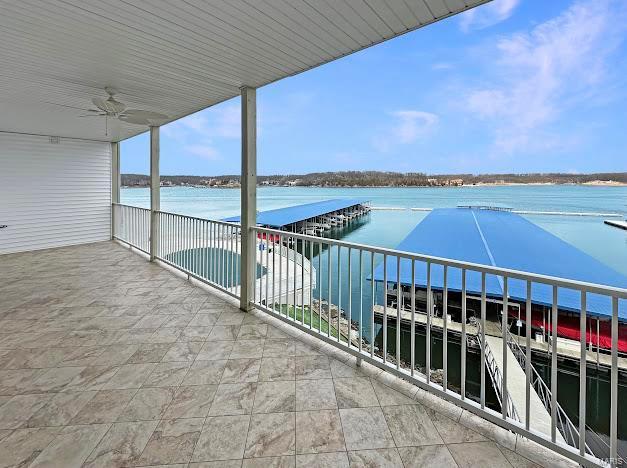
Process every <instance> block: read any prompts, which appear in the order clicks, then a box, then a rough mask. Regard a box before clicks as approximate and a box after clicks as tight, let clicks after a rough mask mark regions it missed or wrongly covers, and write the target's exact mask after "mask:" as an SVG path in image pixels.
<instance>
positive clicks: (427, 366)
mask: <svg viewBox="0 0 627 468" xmlns="http://www.w3.org/2000/svg"><path fill="white" fill-rule="evenodd" d="M425 374H426V376H427V383H431V262H427V327H426V335H425Z"/></svg>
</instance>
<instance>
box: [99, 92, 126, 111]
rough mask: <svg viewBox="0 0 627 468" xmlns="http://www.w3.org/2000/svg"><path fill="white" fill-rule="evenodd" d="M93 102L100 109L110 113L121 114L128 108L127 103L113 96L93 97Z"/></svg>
mask: <svg viewBox="0 0 627 468" xmlns="http://www.w3.org/2000/svg"><path fill="white" fill-rule="evenodd" d="M91 102H93V103H94V105H95V106H96V107H97V108H98V109H100V110H101V111H103V112H107V113H108V114H120V113H122V112H124V109H126V105H125V104H123V103H121V102H120V101H116V100H115V99H113V97H112V96H109V98H108V99H102V98H93V99H92V100H91Z"/></svg>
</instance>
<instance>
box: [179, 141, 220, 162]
mask: <svg viewBox="0 0 627 468" xmlns="http://www.w3.org/2000/svg"><path fill="white" fill-rule="evenodd" d="M183 151H185V152H187V153H189V154H193V155H194V156H198V157H200V158H202V159H206V160H208V161H216V160H219V159H221V158H220V154H219V153H218V151H217V150H216V149H215V148H214V147H212V146H211V145H210V143H206V144H198V145H187V146H184V147H183Z"/></svg>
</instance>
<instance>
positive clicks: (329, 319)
mask: <svg viewBox="0 0 627 468" xmlns="http://www.w3.org/2000/svg"><path fill="white" fill-rule="evenodd" d="M327 249H328V252H327V260H328V262H327V263H328V265H327V282H328V284H327V336H331V326H332V322H331V244H329V245H328V246H327Z"/></svg>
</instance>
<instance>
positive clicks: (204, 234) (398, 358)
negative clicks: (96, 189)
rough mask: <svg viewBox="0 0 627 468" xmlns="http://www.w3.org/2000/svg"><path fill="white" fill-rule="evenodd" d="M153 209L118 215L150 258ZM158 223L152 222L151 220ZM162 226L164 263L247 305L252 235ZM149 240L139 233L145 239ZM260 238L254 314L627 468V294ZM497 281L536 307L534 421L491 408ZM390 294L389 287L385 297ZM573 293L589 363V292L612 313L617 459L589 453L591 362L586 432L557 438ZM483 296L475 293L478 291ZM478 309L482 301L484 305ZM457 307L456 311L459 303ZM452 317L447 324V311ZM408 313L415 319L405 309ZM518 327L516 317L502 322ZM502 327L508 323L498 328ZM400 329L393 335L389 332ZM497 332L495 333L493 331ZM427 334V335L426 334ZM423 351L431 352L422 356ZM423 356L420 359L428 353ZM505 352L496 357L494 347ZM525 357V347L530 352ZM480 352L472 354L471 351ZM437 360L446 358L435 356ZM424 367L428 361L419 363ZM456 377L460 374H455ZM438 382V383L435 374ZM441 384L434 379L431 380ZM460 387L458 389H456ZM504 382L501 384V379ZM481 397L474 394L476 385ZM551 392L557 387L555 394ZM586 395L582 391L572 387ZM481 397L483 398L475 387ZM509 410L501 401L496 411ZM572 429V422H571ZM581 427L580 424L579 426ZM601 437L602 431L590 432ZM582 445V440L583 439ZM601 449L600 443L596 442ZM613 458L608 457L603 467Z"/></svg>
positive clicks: (595, 460) (396, 254)
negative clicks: (422, 300)
mask: <svg viewBox="0 0 627 468" xmlns="http://www.w3.org/2000/svg"><path fill="white" fill-rule="evenodd" d="M146 212H148V214H149V210H143V209H136V208H130V207H125V206H123V205H115V206H114V237H115V238H116V239H119V240H122V241H124V242H127V243H128V244H130V245H133V246H135V247H137V248H139V249H141V250H143V251H145V252H148V251H150V248H149V242H150V240H149V239H148V240H146V239H147V237H148V236H147V233H148V232H149V229H148V225H149V216H148V214H147V213H146ZM147 220H148V221H147ZM155 220H156V222H157V223H158V230H157V233H158V238H157V239H155V242H156V243H157V246H156V257H157V258H158V259H159V260H161V261H163V262H165V263H167V264H169V265H171V266H173V267H175V268H177V269H179V270H181V271H183V272H185V273H186V274H188V275H189V276H190V277H194V278H197V279H199V280H202V281H204V282H207V283H208V284H211V285H213V286H215V287H217V288H219V289H221V290H223V291H225V292H227V293H228V294H231V295H233V296H235V297H239V293H240V288H239V278H240V273H241V272H240V260H239V255H240V253H241V239H240V238H241V228H240V226H239V225H237V224H232V223H225V222H221V221H211V220H207V219H202V218H195V217H190V216H183V215H177V214H172V213H166V212H161V211H158V212H156V216H155ZM137 232H139V233H140V234H139V235H137V234H136V233H137ZM250 235H252V236H254V237H255V238H256V239H257V247H258V250H257V254H256V256H257V271H256V275H255V287H253V288H252V294H253V297H252V298H251V301H252V302H253V303H254V304H255V306H256V307H257V308H259V309H261V310H264V311H266V312H268V313H269V314H271V315H273V316H275V317H277V318H279V319H281V320H283V321H285V322H287V323H290V324H291V325H293V326H295V327H296V328H299V329H300V330H302V331H305V332H307V333H309V334H312V335H314V336H316V337H318V338H320V339H321V340H323V341H325V342H327V343H331V344H333V345H334V346H337V347H338V348H341V349H343V350H345V351H347V352H349V353H351V354H353V355H355V356H356V357H357V358H358V362H359V361H360V360H366V361H368V362H370V363H371V364H373V365H376V366H378V367H380V368H382V369H384V370H386V371H388V372H390V373H392V374H395V375H397V376H400V377H402V378H404V379H406V380H409V381H410V382H412V383H414V384H416V385H418V386H420V387H421V388H423V389H426V390H428V391H430V392H431V393H434V394H436V395H438V396H440V397H442V398H444V399H446V400H449V401H453V402H455V403H456V404H458V405H460V406H462V407H463V408H465V409H467V410H469V411H471V412H474V413H476V414H478V415H480V416H482V417H483V418H485V419H487V420H489V421H491V422H493V423H494V424H497V425H499V426H501V427H503V428H505V429H508V430H511V431H514V432H516V433H519V434H521V435H523V436H525V437H527V438H529V439H531V440H534V441H535V442H538V443H540V444H541V445H544V446H546V447H548V448H550V449H552V450H554V451H556V452H558V453H560V454H562V455H565V456H567V457H569V458H571V459H573V460H575V461H577V462H579V463H582V464H584V465H599V466H604V465H606V464H607V463H606V462H609V464H611V465H616V464H618V463H620V462H621V461H622V460H621V459H620V458H619V457H618V310H619V305H620V306H621V307H623V305H624V302H623V301H625V300H626V299H627V290H626V289H620V288H613V287H608V286H603V285H598V284H590V283H583V282H578V281H571V280H567V279H563V278H554V277H549V276H544V275H538V274H530V273H525V272H521V271H515V270H508V269H502V268H497V267H492V266H485V265H479V264H473V263H468V262H461V261H456V260H451V259H445V258H439V257H431V256H426V255H419V254H415V253H411V252H401V251H397V250H393V249H386V248H381V247H373V246H368V245H362V244H355V243H350V242H344V241H340V240H333V239H326V238H321V237H314V236H310V235H304V234H296V233H289V232H285V231H279V230H274V229H267V228H261V227H255V228H252V229H251V232H250ZM407 262H409V265H410V269H411V282H410V284H412V285H413V286H410V298H409V301H410V307H409V314H410V317H411V318H410V320H408V322H410V327H408V328H409V333H407V328H404V329H403V332H401V330H402V328H403V327H401V315H402V313H401V312H400V310H401V309H403V308H402V307H399V308H398V310H399V312H398V313H396V316H395V317H394V316H388V313H389V310H391V309H389V308H388V307H386V305H387V304H386V301H387V297H388V287H389V283H390V282H389V281H388V280H387V278H388V276H387V274H388V270H389V269H390V268H395V269H396V272H397V274H396V276H395V277H396V278H400V274H398V273H399V272H400V269H401V263H403V264H407ZM379 265H382V268H383V278H384V280H383V282H382V283H381V285H380V286H377V287H375V282H374V281H371V280H370V279H371V276H370V275H372V274H373V271H374V270H375V267H377V266H379ZM435 266H438V268H440V269H442V270H443V287H442V288H441V289H440V290H439V291H438V292H439V293H440V296H439V297H440V298H441V299H440V300H441V303H440V304H439V305H438V307H437V308H436V307H434V305H435V304H434V303H433V302H434V301H435V300H436V299H434V295H433V294H432V292H433V290H434V289H433V288H432V282H431V278H432V276H431V273H432V271H433V268H434V267H435ZM417 267H422V268H426V272H427V276H426V278H427V281H426V298H427V301H428V305H427V310H429V311H434V309H435V310H436V312H431V313H426V314H424V315H425V316H426V317H424V316H423V318H422V319H421V320H418V319H417V318H416V317H417V316H418V315H419V313H418V311H417V307H416V304H415V301H416V290H417V289H418V288H417V287H416V286H415V283H416V281H415V273H416V270H417ZM453 271H457V272H461V279H462V282H461V284H462V287H461V291H460V290H452V289H450V290H449V286H448V284H447V278H449V280H448V282H450V277H451V273H452V272H453ZM470 273H472V274H474V275H479V276H480V278H481V281H480V284H481V297H480V299H477V300H480V304H481V307H480V317H478V318H477V320H478V323H479V324H480V327H478V330H479V332H474V329H475V327H468V329H469V330H467V327H466V324H467V322H468V321H469V320H470V318H471V317H468V316H467V314H468V313H470V310H471V309H468V308H467V307H466V302H467V301H468V300H470V298H469V297H467V294H466V293H467V291H466V278H467V275H468V274H470ZM490 276H496V277H498V278H499V279H500V282H501V284H502V285H503V297H502V303H504V304H509V303H511V302H512V299H510V298H509V295H508V283H511V284H513V282H514V281H519V282H520V281H522V282H523V283H524V284H525V285H526V291H527V294H526V301H523V302H522V304H519V305H520V306H522V307H524V309H523V310H524V311H525V313H526V314H527V316H526V320H525V322H526V329H524V330H525V335H526V337H525V338H524V340H525V342H524V354H525V360H524V362H521V365H522V367H524V371H525V378H526V394H525V396H524V398H525V401H526V405H525V414H524V415H523V414H519V413H518V412H515V411H513V410H512V409H510V408H509V406H510V405H509V404H507V405H500V406H501V407H500V408H498V407H497V408H494V407H493V406H494V405H493V404H492V403H490V402H489V401H486V395H487V393H488V392H487V391H486V390H489V386H490V383H489V382H488V383H487V382H486V376H485V374H486V372H485V368H486V366H485V365H483V363H485V362H486V355H485V354H486V353H485V348H486V346H485V342H486V339H485V334H486V333H488V332H487V331H486V330H487V329H486V320H489V318H488V317H487V316H486V315H487V308H488V304H490V301H494V299H495V298H494V297H488V293H487V290H486V278H489V277H490ZM395 283H397V284H396V291H395V292H396V293H397V296H398V297H397V304H403V301H405V302H406V301H407V300H408V299H407V298H406V297H405V298H403V289H402V287H401V284H400V281H399V280H395ZM535 284H541V285H545V286H548V287H550V288H551V290H552V304H551V306H550V312H551V315H552V322H551V323H552V327H551V335H552V340H551V363H550V373H551V374H550V375H551V378H550V389H549V390H550V395H549V394H548V393H547V398H548V399H549V400H550V405H549V410H550V413H551V414H550V417H551V428H550V433H544V432H540V431H538V430H536V429H534V428H533V427H532V425H531V420H532V419H533V417H534V415H533V413H532V412H531V410H530V407H531V405H530V390H531V389H532V388H537V386H538V385H540V384H539V383H538V382H537V379H534V373H533V370H532V369H533V367H532V366H531V347H532V346H531V332H532V330H531V303H532V302H531V291H532V285H535ZM381 289H382V290H381ZM563 289H567V290H573V291H576V292H577V293H578V294H579V296H580V299H581V303H580V310H581V314H580V317H581V322H580V323H581V331H582V339H581V340H580V345H581V347H580V350H581V355H582V356H585V355H586V339H585V336H586V333H585V331H586V320H587V310H588V307H587V305H586V301H587V298H588V296H590V295H599V296H603V297H604V298H606V299H607V300H608V301H609V303H610V304H611V311H612V317H611V333H612V340H611V341H612V347H611V354H610V356H611V359H610V385H611V391H610V395H609V408H610V410H609V421H608V426H609V451H608V452H607V453H598V452H597V453H594V454H593V453H591V452H592V451H591V450H590V449H587V447H586V435H587V434H588V433H591V432H592V431H591V430H590V429H589V428H588V426H587V424H586V409H587V403H586V361H585V359H581V363H580V385H579V402H580V403H579V418H578V428H577V434H575V431H574V430H573V431H571V432H572V433H571V436H569V437H566V438H565V439H566V440H567V442H569V443H566V444H565V443H564V442H562V441H561V440H559V439H558V438H557V437H556V435H557V434H558V433H559V432H562V429H563V428H564V426H568V423H567V422H565V421H564V420H562V421H560V419H562V416H563V415H562V412H561V411H559V410H558V408H560V407H559V406H558V404H557V385H558V379H557V375H558V365H557V364H558V361H557V355H558V349H557V339H556V338H557V324H558V321H559V316H558V296H559V294H560V291H562V290H563ZM473 292H474V293H476V291H473ZM453 296H455V297H456V298H459V297H461V308H460V309H461V317H460V319H459V320H457V321H451V320H447V319H446V316H447V312H449V311H450V310H449V304H450V305H451V309H453V308H455V307H456V306H455V304H453V303H452V302H453ZM473 300H475V299H473ZM449 301H450V302H449ZM375 305H379V306H380V305H383V306H384V307H383V315H382V320H381V323H380V324H378V323H377V324H375V314H374V313H373V309H374V306H375ZM437 311H439V313H440V314H441V315H442V316H443V317H445V319H444V320H441V319H440V318H438V317H437V314H438V312H437ZM405 313H406V312H405ZM503 316H504V317H505V320H507V314H503ZM497 320H498V319H497ZM392 326H394V334H392V332H390V331H389V330H388V328H390V327H392ZM419 328H420V329H421V330H424V336H425V343H428V344H429V345H428V346H427V345H423V346H421V347H419V346H418V343H419V340H418V339H417V335H418V333H417V329H419ZM453 329H454V332H455V334H456V335H460V336H461V341H460V348H461V350H460V352H459V368H458V369H459V381H458V382H452V381H450V382H449V379H450V376H451V375H452V374H453V373H451V372H450V369H448V359H447V356H451V355H452V354H451V353H452V352H453V351H452V350H451V349H449V348H450V346H449V344H448V343H449V340H448V333H450V331H449V330H453ZM490 329H491V330H492V332H493V333H494V331H493V330H494V329H495V327H494V326H492V327H491V328H490ZM498 329H499V330H500V331H499V332H498V337H499V338H500V342H501V343H502V349H501V350H500V351H502V352H503V357H504V359H503V364H502V367H503V368H502V369H500V370H499V372H501V378H500V386H501V388H500V389H499V390H500V391H499V392H496V393H498V395H500V396H499V398H501V399H502V398H506V399H507V401H509V400H510V397H509V393H508V392H509V390H510V389H508V388H507V382H508V380H507V359H506V354H507V350H508V347H509V346H510V344H509V343H508V342H509V340H508V336H507V327H501V326H500V324H498ZM433 333H441V334H442V344H441V347H442V349H441V350H438V349H436V348H435V344H434V340H433V339H432V335H433ZM471 333H477V335H476V339H477V340H479V342H480V343H481V344H482V346H480V352H481V357H480V361H479V362H480V363H482V364H481V365H480V382H479V391H478V393H479V394H478V395H475V394H473V393H471V392H470V391H468V390H467V388H466V387H467V385H466V382H467V368H466V367H467V354H468V352H469V350H468V349H467V340H468V337H469V336H470V334H471ZM421 336H422V335H421ZM419 348H422V349H419ZM418 351H420V353H418ZM436 351H437V352H440V351H441V355H442V362H443V369H442V372H443V378H441V380H440V377H437V378H436V376H435V374H433V373H434V371H435V369H434V366H433V365H432V359H433V356H432V353H435V352H436ZM492 351H493V352H497V350H496V349H493V350H492ZM521 351H522V348H521ZM470 352H472V350H470ZM436 357H437V356H436ZM419 361H420V362H419ZM456 373H457V372H456ZM432 374H433V376H432ZM432 377H433V378H432ZM457 384H459V385H457ZM497 385H499V383H498V382H497ZM473 389H474V387H473ZM547 389H548V387H547ZM573 390H575V389H573ZM473 391H474V390H473ZM497 405H498V403H497ZM571 424H572V423H571ZM571 429H572V427H571ZM590 435H591V436H596V437H598V436H597V435H596V434H590ZM577 436H578V437H579V441H578V442H575V440H574V439H575V438H576V437H577ZM596 445H600V444H596ZM602 459H604V460H605V461H604V460H602Z"/></svg>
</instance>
